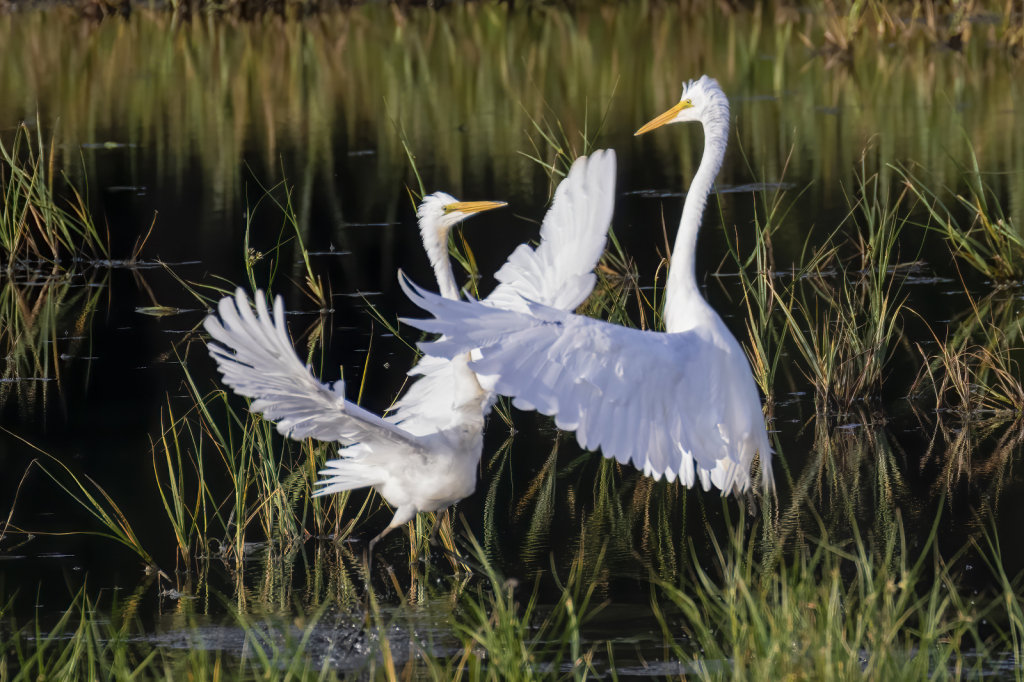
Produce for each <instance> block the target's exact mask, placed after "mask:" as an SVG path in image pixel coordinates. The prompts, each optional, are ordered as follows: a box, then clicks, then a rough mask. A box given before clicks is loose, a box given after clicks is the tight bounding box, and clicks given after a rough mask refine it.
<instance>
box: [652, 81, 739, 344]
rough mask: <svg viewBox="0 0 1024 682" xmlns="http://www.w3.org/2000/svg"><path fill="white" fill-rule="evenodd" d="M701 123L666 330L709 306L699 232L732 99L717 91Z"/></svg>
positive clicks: (686, 324) (686, 323) (687, 323)
mask: <svg viewBox="0 0 1024 682" xmlns="http://www.w3.org/2000/svg"><path fill="white" fill-rule="evenodd" d="M701 123H702V124H703V126H704V156H703V158H702V159H701V162H700V166H699V167H698V168H697V172H696V174H694V176H693V181H692V182H691V183H690V189H689V191H687V193H686V201H685V203H684V204H683V217H682V219H681V220H680V221H679V232H678V233H677V234H676V243H675V247H674V248H673V250H672V264H671V266H670V267H669V271H668V285H667V286H666V289H665V330H666V331H668V332H682V331H686V330H687V329H690V328H691V327H693V326H694V325H695V324H697V323H698V320H699V317H695V314H698V313H699V312H700V311H701V310H702V309H704V308H708V304H707V302H706V301H705V300H704V297H703V296H702V295H701V292H700V288H699V287H698V285H697V233H698V232H699V231H700V223H701V217H702V216H703V215H704V206H705V205H706V204H707V201H708V195H709V194H711V190H712V189H713V188H714V184H715V176H716V175H718V171H719V170H720V169H721V168H722V162H723V161H724V160H725V147H726V144H727V143H728V141H729V100H728V99H726V97H725V95H724V94H723V93H721V91H717V92H715V96H713V97H712V98H711V100H710V101H709V102H708V103H707V105H706V108H705V110H704V115H703V116H702V117H701Z"/></svg>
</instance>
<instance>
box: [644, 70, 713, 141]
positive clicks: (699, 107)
mask: <svg viewBox="0 0 1024 682" xmlns="http://www.w3.org/2000/svg"><path fill="white" fill-rule="evenodd" d="M723 106H724V107H725V111H726V118H728V111H729V100H728V99H727V98H726V97H725V93H724V92H722V88H721V87H720V86H719V85H718V81H716V80H715V79H714V78H710V77H708V76H701V77H700V78H698V79H697V80H695V81H690V82H689V83H683V96H682V97H680V98H679V104H677V105H675V106H674V107H672V108H671V109H669V110H668V111H666V112H665V113H664V114H662V115H661V116H658V117H657V118H655V119H654V120H652V121H650V122H649V123H648V124H647V125H645V126H644V127H643V128H641V129H640V130H638V131H636V133H635V134H636V135H643V134H644V133H646V132H649V131H651V130H654V129H655V128H660V127H661V126H663V125H668V124H669V123H685V122H686V121H705V120H707V119H706V115H707V114H708V113H710V112H711V111H712V110H717V109H719V108H721V107H723Z"/></svg>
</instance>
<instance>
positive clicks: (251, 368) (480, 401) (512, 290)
mask: <svg viewBox="0 0 1024 682" xmlns="http://www.w3.org/2000/svg"><path fill="white" fill-rule="evenodd" d="M614 191H615V153H614V152H612V151H610V150H609V151H604V152H601V151H599V152H595V153H594V154H593V155H591V156H590V157H589V159H588V158H587V157H581V158H580V159H578V160H577V161H576V163H574V164H573V166H572V168H571V169H570V171H569V174H568V176H567V177H566V179H565V180H564V181H562V183H561V184H559V186H558V188H557V189H556V191H555V200H554V203H553V205H552V207H551V209H550V210H549V211H548V213H547V215H546V216H545V219H544V223H543V225H542V227H541V242H540V245H539V246H538V247H537V249H533V248H531V247H529V246H527V245H521V246H519V247H518V248H517V249H516V250H515V252H514V253H513V254H512V257H511V258H510V259H509V261H508V263H506V264H505V265H504V266H503V267H502V268H501V270H499V272H498V273H497V275H496V277H497V278H498V279H499V281H500V282H501V284H500V286H499V287H497V288H496V289H495V292H494V294H492V297H491V298H489V299H487V300H486V301H484V302H482V304H485V305H488V306H497V307H501V306H515V307H516V309H518V310H521V311H528V307H527V306H526V304H525V302H524V299H523V296H527V297H532V298H533V299H534V300H540V301H542V302H544V303H547V304H548V305H552V306H558V307H575V306H576V305H578V304H579V303H580V302H582V301H583V300H584V299H585V298H586V297H587V296H588V295H589V294H590V291H591V290H592V289H593V286H594V283H595V281H596V280H595V277H594V275H593V273H592V270H593V269H594V266H595V265H596V264H597V261H598V259H599V258H600V256H601V253H602V252H603V250H604V244H605V240H606V238H607V231H608V227H609V225H610V223H611V215H612V210H613V206H614ZM500 205H503V204H498V203H495V202H457V201H456V200H455V199H453V198H452V197H450V196H448V195H447V194H443V193H440V192H439V193H437V194H433V195H431V196H428V197H426V198H425V199H424V201H423V203H422V204H421V205H420V207H419V210H418V211H417V215H418V218H419V226H420V233H421V237H422V239H423V245H424V248H425V250H426V251H427V255H428V257H429V258H430V261H431V264H432V265H433V267H434V271H435V274H436V276H437V279H438V286H439V288H440V290H441V292H442V294H443V296H444V299H442V300H445V299H451V300H458V286H457V285H456V283H455V278H454V276H453V275H452V270H451V264H450V261H449V259H448V252H447V244H448V231H449V230H450V229H451V227H452V226H453V225H454V224H456V223H458V222H459V221H460V220H464V219H465V218H466V217H468V216H469V215H472V214H474V213H477V212H479V211H481V210H487V209H489V208H495V207H497V206H500ZM264 298H265V297H264V295H263V294H262V292H257V295H256V310H257V313H258V314H254V313H253V311H252V309H251V306H250V305H249V301H248V299H247V298H246V295H245V294H244V293H243V292H242V290H241V289H239V290H238V292H237V293H236V295H235V297H234V298H232V297H225V298H224V299H222V300H221V301H220V304H219V306H218V309H219V313H220V319H219V320H218V318H217V317H216V316H214V315H211V316H209V317H208V318H207V319H206V322H205V325H206V329H207V331H209V333H210V335H211V336H212V337H213V339H214V340H216V341H218V342H219V343H220V344H223V345H217V344H210V354H211V355H212V356H213V358H214V359H215V360H216V361H217V365H218V368H219V369H220V371H221V373H222V374H223V378H224V383H225V384H227V385H228V386H230V387H232V388H233V389H234V390H235V392H236V393H238V394H240V395H244V396H247V397H250V398H254V401H253V403H252V405H251V406H250V409H251V410H252V411H254V412H261V413H262V414H263V416H264V417H266V418H267V419H270V420H275V421H277V428H278V431H279V432H280V433H281V434H282V435H284V436H287V437H289V438H295V439H303V438H307V437H312V438H316V439H318V440H325V441H337V442H339V443H341V444H342V445H344V446H347V447H345V448H344V449H343V450H342V451H341V455H342V457H341V458H340V459H337V460H332V461H330V462H327V465H326V466H327V468H326V469H324V470H323V471H322V472H320V473H321V474H323V475H325V476H326V478H325V479H324V480H322V481H319V484H320V485H322V486H323V487H322V488H321V489H320V490H319V491H317V494H318V495H324V494H327V493H333V492H340V491H343V490H352V489H356V488H362V487H366V486H374V487H375V488H376V489H377V491H378V492H379V493H380V494H381V495H382V496H383V497H384V499H386V500H387V501H388V503H389V504H391V505H392V506H393V507H395V515H394V518H393V519H392V520H391V523H390V524H389V525H388V527H387V528H385V529H384V531H383V532H381V534H380V535H378V536H377V537H376V538H374V539H373V540H372V541H371V542H370V552H371V554H372V551H373V547H374V545H375V544H376V543H377V542H378V541H379V540H380V539H381V538H382V537H384V535H386V534H387V533H388V532H389V531H391V530H392V529H394V528H396V527H398V526H400V525H402V524H404V523H406V522H408V521H409V520H411V519H412V518H413V517H414V516H415V515H416V514H417V513H418V512H429V511H439V510H442V509H445V508H447V507H448V506H450V505H452V504H454V503H455V502H457V501H459V500H460V499H462V498H464V497H466V496H468V495H470V494H472V493H473V491H474V490H475V489H476V476H477V472H476V469H477V464H478V462H479V460H480V455H481V452H482V450H483V426H484V417H485V416H486V415H487V413H488V412H489V410H490V408H491V406H492V405H493V402H494V398H495V396H494V394H493V393H492V392H491V390H490V387H489V385H487V384H488V383H489V382H487V380H486V378H480V379H479V380H478V377H477V375H476V374H475V373H474V372H473V371H472V370H470V369H469V367H468V362H469V359H470V354H469V353H468V352H467V353H462V354H455V355H454V356H453V357H454V359H448V358H441V357H434V356H430V355H427V356H424V357H423V358H421V360H420V362H419V363H418V364H417V365H416V366H415V367H414V368H413V369H412V370H410V374H413V375H420V376H419V379H418V380H417V381H415V382H414V383H413V384H412V386H411V387H410V388H409V390H408V391H407V392H406V393H405V395H404V396H403V397H402V399H401V400H400V401H398V402H397V403H396V405H395V411H394V412H393V414H391V415H388V416H387V417H385V418H381V417H378V416H377V415H375V414H372V413H371V412H368V411H367V410H364V409H362V408H360V407H359V406H357V405H355V404H354V403H351V402H349V401H348V400H346V399H345V385H344V382H341V381H337V382H334V383H333V384H331V385H326V384H322V383H320V382H319V381H318V380H317V379H316V378H315V377H314V376H313V375H312V373H311V372H310V370H309V368H308V367H305V366H303V364H302V362H301V361H300V360H299V358H298V356H297V355H296V353H295V350H294V349H293V347H292V344H291V341H290V339H289V338H288V332H287V329H286V327H285V321H284V306H283V303H282V301H281V298H280V297H278V298H277V299H276V300H275V303H274V311H273V314H271V312H270V311H269V310H268V309H267V306H266V302H265V300H264ZM492 381H493V380H492ZM482 383H483V384H485V386H481V384H482Z"/></svg>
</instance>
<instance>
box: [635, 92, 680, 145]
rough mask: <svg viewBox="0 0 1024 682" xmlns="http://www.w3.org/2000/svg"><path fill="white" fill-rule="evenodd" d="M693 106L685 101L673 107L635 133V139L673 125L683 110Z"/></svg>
mask: <svg viewBox="0 0 1024 682" xmlns="http://www.w3.org/2000/svg"><path fill="white" fill-rule="evenodd" d="M692 106H693V105H692V104H690V101H689V100H683V101H682V102H680V103H679V104H677V105H675V106H674V107H672V108H671V109H669V110H668V111H666V112H665V113H664V114H662V115H661V116H658V117H657V118H655V119H654V120H652V121H651V122H649V123H648V124H647V125H645V126H644V127H643V128H641V129H640V130H638V131H636V132H635V133H633V137H636V136H637V135H643V134H644V133H647V132H650V131H652V130H654V129H655V128H660V127H661V126H663V125H665V124H666V123H671V122H672V121H673V119H675V117H676V116H678V115H679V112H680V111H682V110H683V109H689V108H690V107H692Z"/></svg>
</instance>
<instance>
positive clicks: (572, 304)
mask: <svg viewBox="0 0 1024 682" xmlns="http://www.w3.org/2000/svg"><path fill="white" fill-rule="evenodd" d="M615 169H616V163H615V152H614V151H613V150H611V149H608V150H599V151H596V152H594V153H593V154H591V155H590V157H589V158H588V157H585V156H582V157H580V158H579V159H577V160H576V162H575V163H573V165H572V168H570V169H569V174H568V175H567V176H566V178H565V180H563V181H562V182H561V183H560V184H559V185H558V187H557V188H556V189H555V200H554V202H552V204H551V208H550V209H549V210H548V212H547V214H545V216H544V222H543V224H542V225H541V228H540V245H539V246H537V248H536V249H534V248H533V247H531V246H530V245H528V244H520V245H519V246H518V247H517V248H516V250H515V251H513V252H512V255H511V256H509V258H508V262H506V263H505V264H504V265H503V266H502V267H501V269H500V270H498V272H496V273H495V275H494V278H495V279H496V280H498V281H499V282H500V283H501V284H499V285H498V286H497V287H496V288H495V290H494V291H493V292H491V295H490V296H488V297H487V298H486V299H484V300H483V301H482V302H483V303H484V304H486V305H490V306H493V307H495V308H504V309H506V310H520V311H523V312H527V308H526V303H525V301H524V300H523V299H526V300H527V301H534V302H536V303H541V304H543V305H546V306H550V307H552V308H557V309H559V310H573V309H575V308H576V307H577V306H579V305H580V304H581V303H583V301H585V300H586V299H587V297H588V296H590V292H591V291H593V290H594V285H595V284H596V283H597V276H596V275H595V274H594V268H595V267H596V266H597V262H598V261H599V260H600V259H601V254H602V253H604V246H605V242H606V241H607V239H608V226H609V225H610V224H611V221H612V212H613V210H614V208H615Z"/></svg>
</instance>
